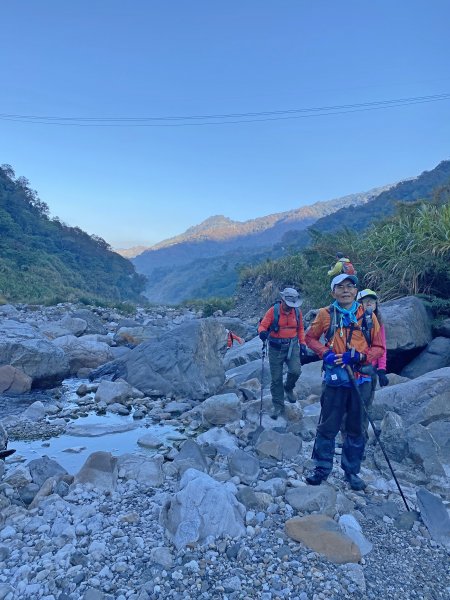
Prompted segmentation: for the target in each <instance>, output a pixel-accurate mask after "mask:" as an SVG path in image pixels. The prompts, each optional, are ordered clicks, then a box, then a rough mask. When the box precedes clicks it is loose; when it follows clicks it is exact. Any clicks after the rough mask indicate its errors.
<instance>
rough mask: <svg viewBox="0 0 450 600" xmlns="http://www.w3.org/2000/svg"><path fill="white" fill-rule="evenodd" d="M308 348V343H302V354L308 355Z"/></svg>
mask: <svg viewBox="0 0 450 600" xmlns="http://www.w3.org/2000/svg"><path fill="white" fill-rule="evenodd" d="M307 354H308V350H307V348H306V344H300V356H307Z"/></svg>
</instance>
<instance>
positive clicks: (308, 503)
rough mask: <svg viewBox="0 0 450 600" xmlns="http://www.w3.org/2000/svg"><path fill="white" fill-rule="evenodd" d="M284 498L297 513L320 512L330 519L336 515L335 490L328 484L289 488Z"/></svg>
mask: <svg viewBox="0 0 450 600" xmlns="http://www.w3.org/2000/svg"><path fill="white" fill-rule="evenodd" d="M285 498H286V502H288V503H289V504H290V505H291V506H292V508H295V510H297V511H299V512H304V513H312V512H320V513H323V514H326V515H328V516H330V517H333V516H334V514H335V513H336V490H335V489H334V488H333V487H332V486H331V485H328V484H323V485H318V486H317V487H313V486H310V485H305V486H302V487H294V488H289V489H288V491H287V492H286V496H285Z"/></svg>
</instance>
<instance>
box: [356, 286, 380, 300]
mask: <svg viewBox="0 0 450 600" xmlns="http://www.w3.org/2000/svg"><path fill="white" fill-rule="evenodd" d="M363 298H374V299H375V300H378V296H377V293H376V292H374V291H373V290H371V289H369V288H366V289H365V290H361V291H360V292H359V294H358V295H357V296H356V299H357V300H358V301H359V300H362V299H363Z"/></svg>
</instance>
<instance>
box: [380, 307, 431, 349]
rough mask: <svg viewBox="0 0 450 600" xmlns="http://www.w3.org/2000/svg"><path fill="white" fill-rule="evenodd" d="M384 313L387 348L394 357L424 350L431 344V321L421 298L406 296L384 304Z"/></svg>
mask: <svg viewBox="0 0 450 600" xmlns="http://www.w3.org/2000/svg"><path fill="white" fill-rule="evenodd" d="M382 311H383V321H384V324H385V327H386V347H387V350H388V351H390V352H391V353H392V354H393V355H395V354H398V353H401V352H404V351H409V350H413V349H416V348H423V347H424V346H426V345H427V344H428V343H429V342H431V339H432V332H431V321H430V318H429V316H428V313H427V311H426V308H425V305H424V304H423V302H422V301H421V300H419V298H416V297H415V296H406V297H404V298H399V299H398V300H390V301H389V302H384V303H383V305H382Z"/></svg>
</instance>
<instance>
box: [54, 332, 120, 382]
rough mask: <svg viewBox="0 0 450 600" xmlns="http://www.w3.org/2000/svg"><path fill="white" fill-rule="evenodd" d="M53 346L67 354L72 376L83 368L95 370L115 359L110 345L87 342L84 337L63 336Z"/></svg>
mask: <svg viewBox="0 0 450 600" xmlns="http://www.w3.org/2000/svg"><path fill="white" fill-rule="evenodd" d="M53 344H54V345H55V346H58V347H59V348H62V350H64V352H65V353H66V356H67V358H68V360H69V366H70V372H71V373H72V374H76V373H77V372H78V371H79V370H80V369H82V368H88V369H95V368H96V367H98V366H100V365H104V364H105V363H107V362H109V361H110V360H112V358H113V355H112V352H111V348H110V346H109V345H108V344H105V343H104V342H95V341H92V340H90V339H88V340H85V339H83V337H76V336H74V335H63V336H61V337H58V338H56V339H55V340H54V341H53Z"/></svg>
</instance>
